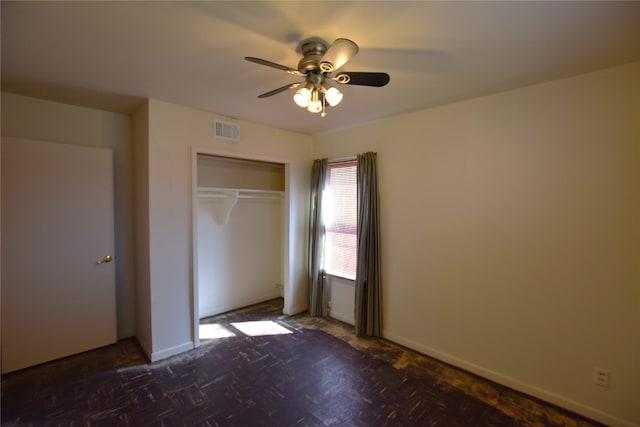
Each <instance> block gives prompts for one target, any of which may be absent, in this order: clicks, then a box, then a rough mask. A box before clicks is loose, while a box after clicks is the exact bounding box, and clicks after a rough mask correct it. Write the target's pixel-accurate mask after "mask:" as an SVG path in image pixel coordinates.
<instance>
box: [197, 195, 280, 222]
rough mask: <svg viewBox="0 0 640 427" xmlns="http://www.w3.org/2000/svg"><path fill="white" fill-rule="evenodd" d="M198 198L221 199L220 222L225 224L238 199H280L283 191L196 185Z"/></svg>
mask: <svg viewBox="0 0 640 427" xmlns="http://www.w3.org/2000/svg"><path fill="white" fill-rule="evenodd" d="M198 198H199V199H220V200H221V201H222V217H223V220H222V224H226V223H227V222H228V221H229V216H230V215H231V210H232V209H233V208H234V206H235V205H236V204H237V203H238V200H239V199H260V200H282V199H283V198H284V192H283V191H272V190H252V189H246V188H215V187H198Z"/></svg>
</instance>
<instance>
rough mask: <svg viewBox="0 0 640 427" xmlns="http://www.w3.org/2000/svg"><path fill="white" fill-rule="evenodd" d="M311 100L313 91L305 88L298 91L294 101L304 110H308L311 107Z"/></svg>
mask: <svg viewBox="0 0 640 427" xmlns="http://www.w3.org/2000/svg"><path fill="white" fill-rule="evenodd" d="M310 99H311V91H310V90H309V89H307V88H306V87H303V88H302V89H298V90H297V91H296V93H295V95H293V101H294V102H295V103H296V104H298V106H300V107H302V108H306V107H307V106H308V105H309V100H310Z"/></svg>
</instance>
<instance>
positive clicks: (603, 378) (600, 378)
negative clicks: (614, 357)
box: [593, 368, 611, 388]
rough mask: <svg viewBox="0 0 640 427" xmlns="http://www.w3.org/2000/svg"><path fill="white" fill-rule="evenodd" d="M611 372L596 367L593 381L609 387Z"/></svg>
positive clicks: (598, 384)
mask: <svg viewBox="0 0 640 427" xmlns="http://www.w3.org/2000/svg"><path fill="white" fill-rule="evenodd" d="M610 382H611V372H609V371H607V370H606V369H601V368H595V369H594V370H593V383H594V384H595V385H597V386H600V387H604V388H609V384H610Z"/></svg>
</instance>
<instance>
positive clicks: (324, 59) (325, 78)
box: [244, 37, 389, 117]
mask: <svg viewBox="0 0 640 427" xmlns="http://www.w3.org/2000/svg"><path fill="white" fill-rule="evenodd" d="M358 50H359V48H358V45H357V44H355V43H354V42H352V41H351V40H349V39H344V38H340V39H337V40H335V41H334V42H333V43H332V44H331V45H329V44H328V43H327V42H326V41H324V40H323V39H321V38H318V37H311V38H308V39H305V40H302V41H301V42H300V43H299V44H298V48H297V52H298V53H300V54H302V59H300V62H299V63H298V68H297V69H295V68H291V67H287V66H285V65H280V64H276V63H274V62H271V61H267V60H265V59H261V58H255V57H252V56H246V57H245V58H244V59H246V60H247V61H250V62H255V63H256V64H261V65H266V66H267V67H272V68H276V69H278V70H282V71H286V72H287V73H289V74H293V75H294V76H298V77H302V78H303V79H302V81H300V82H296V83H291V84H288V85H286V86H282V87H279V88H277V89H273V90H270V91H269V92H265V93H263V94H262V95H259V96H258V98H267V97H269V96H272V95H276V94H278V93H280V92H284V91H287V90H289V89H295V88H298V87H300V86H302V87H301V88H300V89H298V90H297V91H296V93H295V95H294V96H293V100H294V101H295V103H296V104H298V105H299V106H300V107H303V108H306V109H307V110H308V111H310V112H312V113H321V116H322V117H324V116H325V115H326V112H325V107H326V105H329V106H331V107H334V106H336V105H338V104H339V103H340V101H341V100H342V93H341V92H340V91H339V90H338V89H336V88H335V87H332V86H330V85H329V81H334V82H336V83H339V84H345V85H359V86H374V87H382V86H384V85H386V84H387V83H389V75H388V74H387V73H370V72H348V71H340V72H338V73H337V74H335V75H332V73H334V72H336V70H338V69H339V68H340V67H342V66H343V65H344V64H346V63H347V61H349V60H350V59H351V58H353V57H354V56H355V55H356V54H357V53H358Z"/></svg>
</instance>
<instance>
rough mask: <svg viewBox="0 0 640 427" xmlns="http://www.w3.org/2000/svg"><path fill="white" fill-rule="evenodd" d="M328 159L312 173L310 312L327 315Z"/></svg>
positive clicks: (319, 164) (314, 314)
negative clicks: (324, 203)
mask: <svg viewBox="0 0 640 427" xmlns="http://www.w3.org/2000/svg"><path fill="white" fill-rule="evenodd" d="M327 164H328V160H327V159H319V160H315V161H314V162H313V170H312V173H311V206H310V212H309V213H310V215H309V217H310V219H309V314H311V315H312V316H326V315H327V303H326V295H325V289H324V238H325V237H324V234H325V233H324V232H325V230H324V221H323V220H322V193H323V192H324V190H325V187H326V182H327V178H326V176H327Z"/></svg>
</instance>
